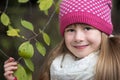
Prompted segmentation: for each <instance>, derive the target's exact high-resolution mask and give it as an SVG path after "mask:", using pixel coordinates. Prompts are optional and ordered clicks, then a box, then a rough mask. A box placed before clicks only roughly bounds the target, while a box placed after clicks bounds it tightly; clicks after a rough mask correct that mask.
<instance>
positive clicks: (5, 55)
mask: <svg viewBox="0 0 120 80" xmlns="http://www.w3.org/2000/svg"><path fill="white" fill-rule="evenodd" d="M0 52H1V53H2V54H3V55H4V57H6V58H9V56H8V55H6V54H5V53H4V52H3V51H2V50H1V49H0Z"/></svg>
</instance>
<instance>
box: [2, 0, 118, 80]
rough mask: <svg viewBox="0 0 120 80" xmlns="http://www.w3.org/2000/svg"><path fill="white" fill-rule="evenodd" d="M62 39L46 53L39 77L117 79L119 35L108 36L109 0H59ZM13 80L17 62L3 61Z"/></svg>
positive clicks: (8, 77) (109, 22)
mask: <svg viewBox="0 0 120 80" xmlns="http://www.w3.org/2000/svg"><path fill="white" fill-rule="evenodd" d="M59 21H60V32H61V35H62V36H63V40H62V41H61V42H60V44H58V45H57V46H56V47H55V48H54V49H53V50H52V51H51V53H50V54H49V55H48V57H47V59H46V62H45V63H44V65H43V66H42V69H41V72H40V79H39V80H120V67H119V66H120V37H119V36H116V35H114V36H111V34H112V31H113V28H112V24H111V0H62V2H61V4H60V13H59ZM4 67H5V68H4V69H5V73H4V74H5V77H6V79H7V80H13V79H14V76H13V75H12V74H13V71H14V70H16V69H17V63H16V62H15V61H14V59H13V58H10V59H8V60H7V61H6V62H5V65H4Z"/></svg>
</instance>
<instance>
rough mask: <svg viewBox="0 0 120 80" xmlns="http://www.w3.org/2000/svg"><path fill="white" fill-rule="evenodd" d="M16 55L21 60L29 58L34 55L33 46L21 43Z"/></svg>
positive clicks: (28, 43) (27, 42)
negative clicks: (21, 58)
mask: <svg viewBox="0 0 120 80" xmlns="http://www.w3.org/2000/svg"><path fill="white" fill-rule="evenodd" d="M18 54H19V55H20V56H21V57H23V58H31V57H32V56H33V54H34V48H33V45H32V44H30V42H29V41H26V42H23V43H22V44H21V45H20V46H19V48H18Z"/></svg>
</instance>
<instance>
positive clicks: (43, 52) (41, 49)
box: [35, 41, 46, 56]
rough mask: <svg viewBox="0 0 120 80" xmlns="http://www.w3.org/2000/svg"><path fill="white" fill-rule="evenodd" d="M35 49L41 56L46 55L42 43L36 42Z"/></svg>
mask: <svg viewBox="0 0 120 80" xmlns="http://www.w3.org/2000/svg"><path fill="white" fill-rule="evenodd" d="M35 45H36V48H37V50H38V52H39V53H40V54H41V55H42V56H45V54H46V48H45V47H44V46H43V45H42V43H40V42H38V41H37V42H36V44H35Z"/></svg>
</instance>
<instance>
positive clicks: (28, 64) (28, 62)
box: [24, 58, 34, 71]
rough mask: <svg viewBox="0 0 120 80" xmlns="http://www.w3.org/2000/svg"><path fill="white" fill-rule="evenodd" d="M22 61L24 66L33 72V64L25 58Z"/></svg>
mask: <svg viewBox="0 0 120 80" xmlns="http://www.w3.org/2000/svg"><path fill="white" fill-rule="evenodd" d="M24 61H25V64H26V66H27V67H28V68H29V69H30V70H31V71H34V64H33V63H32V61H31V59H25V58H24Z"/></svg>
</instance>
